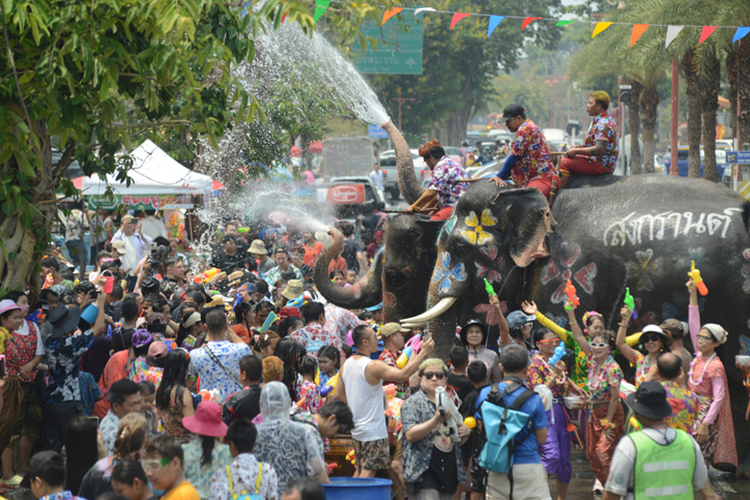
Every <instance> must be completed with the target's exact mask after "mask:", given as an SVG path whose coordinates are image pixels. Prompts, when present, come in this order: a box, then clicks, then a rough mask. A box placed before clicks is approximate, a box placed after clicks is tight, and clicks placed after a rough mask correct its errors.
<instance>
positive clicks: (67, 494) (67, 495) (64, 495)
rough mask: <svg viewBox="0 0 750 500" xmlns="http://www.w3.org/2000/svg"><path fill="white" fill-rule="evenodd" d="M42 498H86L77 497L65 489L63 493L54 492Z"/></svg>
mask: <svg viewBox="0 0 750 500" xmlns="http://www.w3.org/2000/svg"><path fill="white" fill-rule="evenodd" d="M41 500H85V499H84V498H81V497H77V496H75V495H74V494H73V493H71V492H70V491H63V492H62V493H53V494H51V495H47V496H46V497H42V498H41Z"/></svg>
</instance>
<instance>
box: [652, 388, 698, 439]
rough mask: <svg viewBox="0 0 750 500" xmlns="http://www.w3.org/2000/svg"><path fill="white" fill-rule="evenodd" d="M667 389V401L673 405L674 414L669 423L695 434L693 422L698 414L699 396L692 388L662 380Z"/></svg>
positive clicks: (674, 427) (671, 425) (675, 427)
mask: <svg viewBox="0 0 750 500" xmlns="http://www.w3.org/2000/svg"><path fill="white" fill-rule="evenodd" d="M661 385H663V386H664V389H665V390H666V391H667V401H669V404H670V405H672V415H670V416H669V417H668V418H667V424H669V426H670V427H672V428H673V429H680V430H683V431H685V432H687V433H688V434H690V435H692V434H693V422H694V421H695V416H696V415H697V414H698V406H699V405H698V396H696V395H695V394H693V391H691V390H690V389H685V388H683V387H680V385H679V384H678V383H677V382H662V384H661Z"/></svg>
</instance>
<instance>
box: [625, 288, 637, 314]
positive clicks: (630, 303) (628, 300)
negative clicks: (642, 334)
mask: <svg viewBox="0 0 750 500" xmlns="http://www.w3.org/2000/svg"><path fill="white" fill-rule="evenodd" d="M622 303H623V304H625V307H627V308H628V310H630V311H632V315H631V316H630V317H631V318H634V319H635V318H637V317H638V311H636V310H635V299H634V298H633V296H632V295H630V288H629V287H628V288H625V299H624V300H623V301H622Z"/></svg>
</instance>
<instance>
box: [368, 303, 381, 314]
mask: <svg viewBox="0 0 750 500" xmlns="http://www.w3.org/2000/svg"><path fill="white" fill-rule="evenodd" d="M381 309H383V303H382V302H381V303H380V304H377V305H374V306H372V307H367V308H365V311H370V312H375V311H380V310H381Z"/></svg>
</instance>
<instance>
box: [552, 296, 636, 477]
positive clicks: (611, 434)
mask: <svg viewBox="0 0 750 500" xmlns="http://www.w3.org/2000/svg"><path fill="white" fill-rule="evenodd" d="M567 305H570V304H569V303H568V304H566V306H567ZM626 311H627V310H626ZM628 316H629V313H628ZM571 328H572V330H573V336H574V337H575V339H576V342H578V345H579V346H580V347H581V350H582V351H583V352H584V353H585V354H586V356H587V357H588V364H589V383H588V393H589V418H588V422H587V424H586V455H587V456H588V459H589V462H590V463H591V468H592V469H593V470H594V474H595V475H596V479H597V481H599V482H600V483H601V484H604V483H606V482H607V475H608V474H609V464H610V463H611V462H612V455H613V454H614V452H615V447H616V446H617V443H618V441H620V438H621V437H622V429H623V425H624V423H625V413H624V412H623V410H622V405H621V404H620V382H621V381H622V370H620V366H619V365H618V364H617V363H616V362H615V360H614V359H612V349H613V348H614V341H615V339H614V334H613V333H612V332H611V331H609V330H606V331H604V332H599V333H593V334H591V340H590V341H587V340H586V338H585V337H584V336H583V332H582V331H581V328H580V327H579V326H578V323H574V324H572V325H571ZM602 490H603V488H602Z"/></svg>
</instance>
